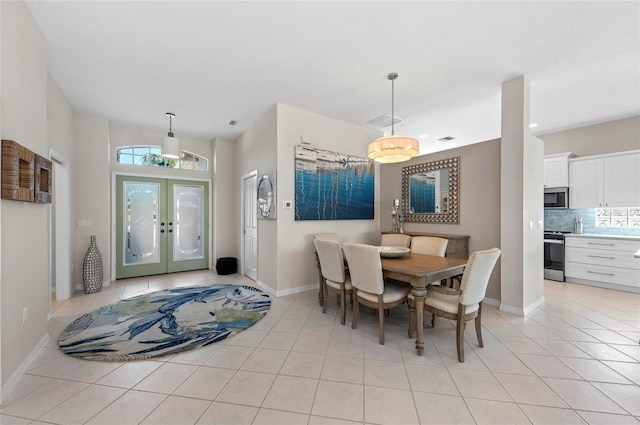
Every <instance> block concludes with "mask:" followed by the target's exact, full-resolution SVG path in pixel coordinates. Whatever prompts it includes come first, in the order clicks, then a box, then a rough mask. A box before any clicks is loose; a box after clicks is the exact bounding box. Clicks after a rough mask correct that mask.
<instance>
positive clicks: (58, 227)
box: [52, 157, 71, 301]
mask: <svg viewBox="0 0 640 425" xmlns="http://www.w3.org/2000/svg"><path fill="white" fill-rule="evenodd" d="M52 159H53V161H52V162H53V185H54V188H53V193H54V197H53V209H54V226H55V230H54V232H55V236H54V238H55V242H54V246H55V250H54V252H53V253H52V255H53V261H52V264H53V269H54V281H53V286H54V287H55V290H56V300H58V301H61V300H66V299H69V298H70V297H71V215H70V201H69V198H70V197H69V186H70V183H69V170H68V163H66V164H61V163H59V162H57V161H56V158H55V157H53V158H52Z"/></svg>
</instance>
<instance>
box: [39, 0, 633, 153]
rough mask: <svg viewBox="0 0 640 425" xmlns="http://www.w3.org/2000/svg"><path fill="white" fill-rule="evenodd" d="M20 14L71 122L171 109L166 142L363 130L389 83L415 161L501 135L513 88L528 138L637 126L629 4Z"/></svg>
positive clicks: (46, 9)
mask: <svg viewBox="0 0 640 425" xmlns="http://www.w3.org/2000/svg"><path fill="white" fill-rule="evenodd" d="M26 3H27V5H28V7H29V9H30V11H31V13H32V15H33V17H34V18H35V20H36V22H37V24H38V26H39V27H40V29H41V31H42V33H43V34H44V37H45V38H46V40H47V42H48V51H49V70H50V74H51V75H52V77H53V78H54V79H55V80H56V82H57V83H58V84H59V86H60V88H61V89H62V91H63V92H64V94H65V95H66V96H67V98H68V99H69V101H70V102H71V104H72V105H73V107H74V108H75V109H76V111H79V112H85V113H90V114H97V115H100V116H104V117H107V118H109V119H110V120H111V121H113V122H116V123H120V124H124V125H133V126H137V127H142V128H148V129H157V130H163V131H167V130H168V119H167V118H166V116H165V112H168V111H170V112H173V113H175V114H176V118H175V119H174V121H173V131H174V132H175V134H176V137H180V136H181V135H188V136H192V137H198V138H204V139H207V140H210V139H213V138H215V137H224V138H229V139H235V138H236V137H238V136H239V135H240V134H241V133H242V132H243V131H244V130H245V129H247V128H248V127H249V126H251V124H252V123H253V122H254V121H255V120H256V119H257V118H259V117H260V116H261V115H262V114H264V113H265V112H266V111H267V110H268V109H269V108H270V107H271V106H273V105H274V104H275V103H277V102H280V103H284V104H287V105H289V106H293V107H297V108H301V109H304V110H307V111H311V112H315V113H318V114H321V115H325V116H329V117H333V118H336V119H339V120H343V121H347V122H352V123H355V124H358V125H367V124H366V123H367V121H370V120H372V119H374V118H376V117H379V116H380V115H383V114H391V82H390V81H389V80H388V79H387V74H388V73H389V72H397V73H398V74H399V78H398V79H397V80H396V81H395V115H396V116H397V117H400V118H402V119H404V121H403V122H401V123H399V124H396V126H395V133H396V134H403V135H409V136H413V137H416V138H418V137H420V136H423V137H421V138H420V144H421V154H424V153H428V152H435V151H439V150H443V149H448V148H450V147H452V146H461V145H465V144H469V143H475V142H479V141H484V140H489V139H492V138H496V137H499V136H500V92H501V84H502V83H503V82H504V81H507V80H510V79H512V78H515V77H518V76H520V75H526V76H527V77H528V78H529V80H530V82H531V122H535V123H538V124H539V126H538V127H536V128H534V129H532V132H533V134H546V133H550V132H555V131H559V130H564V129H569V128H575V127H581V126H584V125H589V124H595V123H599V122H605V121H610V120H614V119H619V118H625V117H630V116H635V115H640V30H639V29H640V18H639V17H640V2H637V1H627V2H599V1H594V2H583V1H574V2H547V1H540V2H535V1H529V2H513V1H512V2H482V1H474V2H453V1H452V2H398V1H378V2H369V1H356V2H347V1H335V2H325V1H320V2H306V1H287V2H270V1H258V2H241V1H220V2H214V1H197V2H186V1H130V2H114V1H104V2H103V1H65V2H62V1H27V2H26ZM231 120H235V121H237V122H238V123H237V125H235V126H231V125H229V124H228V123H229V121H231ZM373 128H375V127H373ZM390 129H391V128H390V127H387V128H384V129H381V130H382V131H384V132H385V133H386V134H390ZM424 135H426V137H424ZM445 136H450V137H454V138H455V139H454V140H453V141H451V142H442V141H438V139H440V138H443V137H445ZM345 143H348V141H346V140H345Z"/></svg>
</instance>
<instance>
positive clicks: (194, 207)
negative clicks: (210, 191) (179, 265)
mask: <svg viewBox="0 0 640 425" xmlns="http://www.w3.org/2000/svg"><path fill="white" fill-rule="evenodd" d="M203 189H204V188H203V187H202V186H184V185H177V184H176V185H174V186H173V208H174V211H173V260H174V261H180V260H192V259H196V258H203V257H204V216H203V211H204V208H203V202H204V190H203Z"/></svg>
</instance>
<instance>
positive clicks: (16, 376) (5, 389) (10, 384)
mask: <svg viewBox="0 0 640 425" xmlns="http://www.w3.org/2000/svg"><path fill="white" fill-rule="evenodd" d="M48 342H49V334H48V333H47V334H45V335H44V336H43V337H42V339H41V340H40V341H39V342H38V343H37V344H36V346H35V347H33V350H31V352H30V353H29V355H28V356H27V357H26V358H25V359H24V360H23V362H22V363H20V366H18V369H16V371H15V372H13V375H11V377H10V378H9V380H7V383H6V384H4V385H3V386H2V399H1V400H0V405H1V404H2V403H1V402H2V401H4V400H5V399H6V398H7V397H8V396H9V394H11V392H12V391H13V390H14V389H15V388H16V384H17V383H18V380H20V378H22V375H24V374H25V372H26V371H27V369H29V365H31V362H33V361H34V360H35V358H36V357H37V355H38V354H39V353H40V350H42V349H43V348H44V347H45V346H46V345H47V343H48Z"/></svg>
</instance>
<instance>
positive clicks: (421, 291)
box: [381, 252, 467, 356]
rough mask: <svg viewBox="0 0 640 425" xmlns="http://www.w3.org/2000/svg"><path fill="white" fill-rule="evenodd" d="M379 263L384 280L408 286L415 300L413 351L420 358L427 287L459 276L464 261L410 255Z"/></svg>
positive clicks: (422, 344) (422, 351)
mask: <svg viewBox="0 0 640 425" xmlns="http://www.w3.org/2000/svg"><path fill="white" fill-rule="evenodd" d="M381 261H382V272H383V274H384V277H385V278H389V279H394V280H399V281H401V282H406V283H409V284H410V285H411V293H412V294H413V296H414V297H415V300H416V322H417V323H416V333H417V336H416V351H417V352H418V355H420V356H421V355H422V354H423V353H424V339H423V335H422V333H423V330H424V326H423V324H422V321H423V317H424V299H425V297H426V295H427V285H429V284H431V283H433V282H438V281H440V280H442V279H446V278H449V277H453V276H457V275H460V274H462V273H463V272H464V268H465V266H466V265H467V259H466V258H452V257H438V256H435V255H424V254H414V253H411V252H410V253H407V254H405V255H403V256H402V257H397V258H381Z"/></svg>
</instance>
